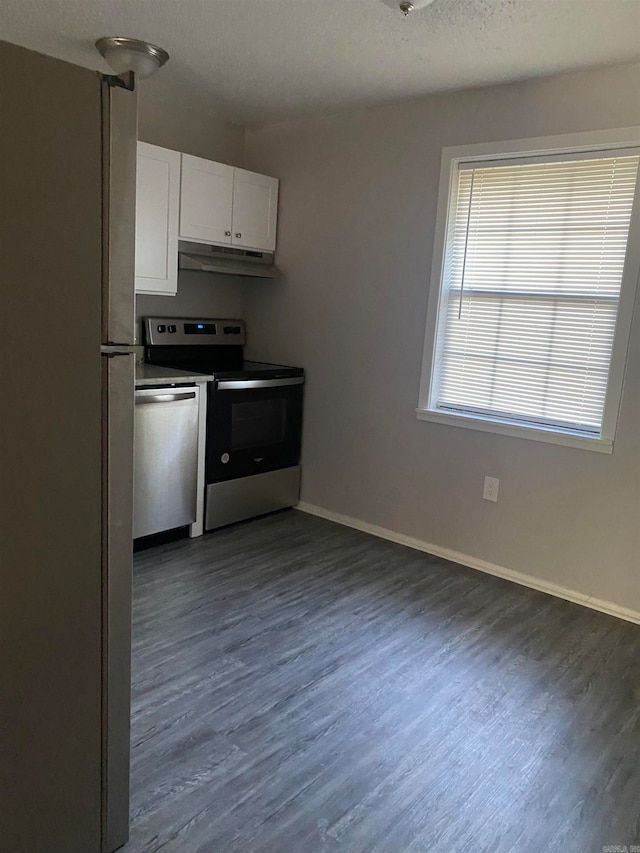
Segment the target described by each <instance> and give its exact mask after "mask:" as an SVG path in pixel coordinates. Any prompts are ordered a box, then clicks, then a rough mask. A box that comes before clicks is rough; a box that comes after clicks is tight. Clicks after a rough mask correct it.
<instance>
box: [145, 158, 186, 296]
mask: <svg viewBox="0 0 640 853" xmlns="http://www.w3.org/2000/svg"><path fill="white" fill-rule="evenodd" d="M179 204H180V154H179V153H178V152H177V151H169V150H167V149H166V148H158V146H157V145H148V144H147V143H146V142H138V160H137V178H136V280H135V289H136V293H154V294H163V295H167V296H174V295H175V294H176V292H177V290H178V210H179Z"/></svg>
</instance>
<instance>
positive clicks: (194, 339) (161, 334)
mask: <svg viewBox="0 0 640 853" xmlns="http://www.w3.org/2000/svg"><path fill="white" fill-rule="evenodd" d="M142 334H143V342H144V344H145V346H158V345H161V346H167V345H169V346H170V345H172V344H173V345H177V344H180V345H181V346H184V345H185V344H189V345H196V346H197V345H198V344H207V345H208V346H211V344H226V345H229V344H237V345H242V344H244V343H245V340H246V334H245V326H244V320H219V319H217V318H216V319H211V318H199V317H144V318H143V320H142Z"/></svg>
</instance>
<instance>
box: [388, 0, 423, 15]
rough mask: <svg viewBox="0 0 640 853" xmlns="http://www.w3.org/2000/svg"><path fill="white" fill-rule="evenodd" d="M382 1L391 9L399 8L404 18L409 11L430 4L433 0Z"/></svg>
mask: <svg viewBox="0 0 640 853" xmlns="http://www.w3.org/2000/svg"><path fill="white" fill-rule="evenodd" d="M382 2H383V3H384V4H385V5H386V6H390V7H391V8H392V9H400V11H401V12H402V14H403V15H404V16H405V18H406V17H407V15H409V14H410V13H411V12H415V11H416V10H417V9H424V8H425V7H426V6H430V5H431V4H432V3H433V0H382Z"/></svg>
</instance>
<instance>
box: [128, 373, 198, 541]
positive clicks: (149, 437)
mask: <svg viewBox="0 0 640 853" xmlns="http://www.w3.org/2000/svg"><path fill="white" fill-rule="evenodd" d="M135 395H136V396H135V400H136V405H135V444H134V481H133V495H134V507H133V535H134V538H136V539H137V538H138V537H140V536H149V535H150V534H152V533H160V532H161V531H163V530H172V529H173V528H175V527H183V526H184V525H187V524H191V523H192V522H194V521H195V519H196V497H197V495H196V486H197V473H198V406H199V402H200V389H199V388H198V386H193V387H191V386H189V387H177V388H167V387H162V388H136V392H135Z"/></svg>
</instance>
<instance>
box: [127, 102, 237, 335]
mask: <svg viewBox="0 0 640 853" xmlns="http://www.w3.org/2000/svg"><path fill="white" fill-rule="evenodd" d="M138 136H139V138H140V139H141V140H142V141H143V142H150V143H151V144H152V145H161V146H162V147H163V148H172V149H174V150H175V151H183V152H185V153H186V154H193V155H195V156H196V157H204V158H205V159H208V160H217V161H219V162H221V163H229V164H230V165H232V166H242V165H243V153H244V130H243V129H242V128H241V127H239V126H238V125H234V124H229V123H227V122H225V121H224V120H223V119H219V118H216V117H214V116H211V115H208V114H205V113H203V112H197V111H195V110H189V109H176V108H175V107H173V106H167V105H166V104H163V103H162V102H158V101H151V100H149V99H146V100H145V98H144V91H143V87H141V94H140V107H139V118H138ZM244 287H245V284H244V282H243V280H242V279H241V278H238V277H235V276H222V275H211V274H209V273H198V272H191V271H189V272H180V273H179V274H178V293H177V295H176V296H137V297H136V318H140V317H143V316H145V315H158V316H166V315H175V316H179V317H188V316H191V317H196V316H200V317H242V316H243V307H244V306H243V295H244Z"/></svg>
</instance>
